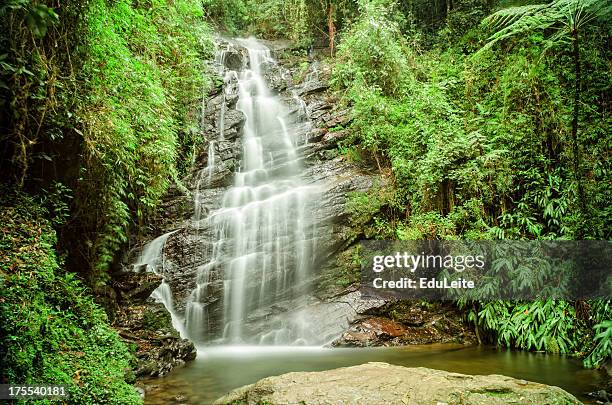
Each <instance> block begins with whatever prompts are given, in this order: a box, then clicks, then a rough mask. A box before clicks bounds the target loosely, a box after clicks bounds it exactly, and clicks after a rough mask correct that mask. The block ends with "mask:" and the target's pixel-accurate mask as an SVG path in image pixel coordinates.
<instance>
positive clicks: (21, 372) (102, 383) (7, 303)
mask: <svg viewBox="0 0 612 405" xmlns="http://www.w3.org/2000/svg"><path fill="white" fill-rule="evenodd" d="M0 213H1V214H2V218H4V220H3V224H2V233H1V234H0V250H1V251H2V255H0V290H2V297H0V325H2V327H1V328H0V358H2V369H1V371H0V375H1V379H2V381H3V382H10V383H18V384H28V383H30V384H37V383H38V384H39V383H41V382H45V383H48V384H65V385H67V386H69V392H70V395H71V397H70V399H69V401H68V402H67V403H71V404H79V405H81V404H100V403H105V404H122V405H123V404H137V403H140V402H141V401H140V398H139V396H138V394H137V392H136V391H135V389H134V388H133V387H132V386H131V385H129V384H128V383H126V379H128V380H129V379H130V376H129V370H130V369H131V366H132V364H131V360H130V359H132V356H131V354H130V353H129V352H128V350H127V348H126V347H125V346H124V344H123V343H122V342H121V340H120V339H119V337H118V336H117V333H116V332H115V331H113V330H112V329H111V328H110V327H109V326H108V324H107V318H106V314H105V313H104V312H103V311H102V309H100V308H99V307H98V306H97V305H96V304H95V303H94V302H93V299H92V298H91V297H90V296H89V295H88V294H87V291H86V290H85V288H84V287H83V285H82V283H81V282H79V281H77V280H76V278H75V275H74V274H73V273H67V272H65V270H64V269H63V268H62V267H63V263H62V260H61V259H60V258H59V257H57V255H56V253H55V250H54V247H55V243H56V236H55V231H53V228H52V227H51V222H50V221H49V220H48V219H47V218H48V217H49V212H48V211H46V210H45V209H43V208H41V206H40V205H39V203H37V202H35V201H34V200H33V199H31V198H29V197H25V196H22V195H15V194H14V193H5V190H3V192H2V200H1V201H0ZM56 218H57V217H56ZM44 402H45V401H41V403H44Z"/></svg>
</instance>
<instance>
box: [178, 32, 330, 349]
mask: <svg viewBox="0 0 612 405" xmlns="http://www.w3.org/2000/svg"><path fill="white" fill-rule="evenodd" d="M237 42H238V44H239V45H240V46H242V47H243V48H245V49H246V50H247V51H248V57H249V67H248V68H246V67H243V68H242V69H239V70H235V71H234V70H228V71H226V72H224V73H225V79H226V88H233V87H232V86H227V82H228V81H232V80H235V81H237V86H235V87H236V88H237V92H238V101H237V105H236V108H237V109H238V110H239V111H241V112H242V113H243V114H244V116H245V117H246V121H245V124H244V128H243V137H242V156H241V163H240V169H239V170H238V171H237V172H236V173H235V178H234V184H233V186H232V187H230V188H229V189H228V190H227V191H226V192H225V193H224V195H223V199H222V204H221V208H219V209H217V210H215V211H212V212H211V213H210V214H209V215H208V217H207V218H205V219H201V218H199V217H198V215H199V213H200V212H201V208H200V207H199V206H198V204H199V202H198V200H197V198H196V218H195V219H196V223H199V222H200V221H206V226H210V227H212V228H213V230H214V235H215V241H214V243H213V245H212V252H211V257H212V258H211V260H210V261H209V262H208V263H206V264H204V265H202V266H200V267H199V268H198V271H197V286H196V288H195V289H194V290H193V291H192V293H191V295H190V296H189V298H188V301H187V304H186V310H185V330H186V333H187V336H188V337H189V338H190V339H192V340H194V341H196V342H200V343H213V342H216V343H223V344H227V343H235V344H244V343H250V344H298V343H308V342H307V341H306V340H305V338H304V336H303V331H304V330H306V329H307V328H306V327H305V322H304V320H301V319H297V318H293V319H277V320H275V321H273V322H268V323H266V326H265V327H264V328H260V330H257V328H255V329H254V328H250V327H248V325H249V322H251V321H253V322H255V323H256V322H257V320H258V319H261V318H266V319H267V318H270V317H271V314H270V308H275V307H279V306H283V308H284V309H291V306H292V305H293V304H292V299H295V298H296V297H299V296H301V295H304V294H305V293H306V292H307V289H308V282H307V281H308V273H309V270H310V265H311V263H312V257H313V245H312V244H313V232H314V224H313V223H312V220H311V215H310V211H309V210H310V209H311V202H312V201H314V200H315V199H316V193H317V192H318V188H317V187H316V186H313V185H306V184H302V181H301V179H300V170H301V164H300V158H299V156H298V153H297V152H296V140H295V134H294V125H295V124H296V123H295V122H294V120H291V119H289V118H288V117H287V115H288V113H289V109H288V108H286V107H285V106H284V105H283V104H282V103H281V102H280V100H279V98H278V97H276V96H274V95H272V94H271V91H270V89H269V88H268V86H267V84H266V81H265V80H264V77H263V74H262V72H263V70H264V69H266V68H267V67H269V66H271V65H273V64H274V61H273V59H272V58H271V56H270V51H269V49H267V48H266V47H265V46H263V45H261V44H260V43H258V42H257V41H255V40H253V39H240V40H237ZM223 59H224V55H223V53H221V54H220V55H219V56H218V58H217V60H218V61H221V62H222V61H223ZM224 91H225V90H224ZM224 98H225V94H224ZM224 112H225V110H224V107H223V109H222V110H221V114H224ZM220 120H221V125H222V126H223V115H222V116H221V117H220ZM222 128H223V127H222ZM222 128H221V129H220V136H221V137H222V136H223V129H222ZM212 142H213V140H211V144H212ZM213 148H214V146H213ZM213 152H214V150H213ZM213 158H214V157H213ZM210 159H211V156H209V163H208V168H207V169H206V170H214V168H211V161H210ZM213 163H214V162H213ZM207 175H210V174H209V173H207ZM220 278H221V279H220ZM219 284H221V288H220V289H219V290H221V291H222V294H218V295H222V296H221V297H217V298H219V299H222V312H223V313H222V318H223V320H222V325H221V326H222V327H216V328H215V327H214V326H212V325H211V324H210V318H209V313H208V311H209V308H208V306H209V305H210V296H211V294H214V291H213V285H219Z"/></svg>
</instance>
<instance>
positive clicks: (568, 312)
mask: <svg viewBox="0 0 612 405" xmlns="http://www.w3.org/2000/svg"><path fill="white" fill-rule="evenodd" d="M556 3H559V4H561V3H563V4H566V3H569V0H568V1H565V0H563V1H559V2H555V4H556ZM575 3H576V2H575ZM591 3H597V2H591ZM599 4H601V2H599ZM463 5H464V4H463V2H459V4H457V3H455V4H454V7H453V8H448V10H447V12H446V13H445V17H444V18H445V19H446V20H447V26H446V27H444V28H440V29H439V30H438V31H437V34H434V35H432V34H428V33H427V32H424V31H422V30H419V29H418V28H417V29H416V31H415V30H414V29H406V28H405V27H406V25H404V26H402V24H401V22H402V21H408V22H410V21H411V17H412V15H411V14H409V13H407V12H406V9H405V8H399V9H398V8H397V7H394V6H393V5H392V4H391V5H389V4H388V3H387V5H382V6H381V4H380V2H378V1H371V2H367V3H366V7H364V8H363V12H362V13H361V14H360V17H359V20H358V21H356V23H355V24H354V25H353V26H352V27H351V29H350V31H349V32H348V33H347V34H346V35H345V36H344V38H343V41H342V43H341V44H340V46H339V53H338V56H339V57H338V60H337V66H336V68H335V84H336V86H337V88H338V89H339V90H341V91H343V94H344V99H345V102H346V103H347V104H350V105H352V112H353V122H352V124H351V128H350V129H351V133H352V136H351V137H350V139H348V140H347V141H346V142H345V144H344V145H343V146H342V147H341V150H342V151H344V152H345V153H346V154H347V157H350V158H352V159H353V160H355V157H358V159H357V160H360V161H362V162H369V163H370V164H375V167H377V168H378V169H379V170H380V171H381V172H382V173H383V174H387V173H388V171H389V170H390V172H391V173H390V174H391V175H392V176H391V180H390V181H389V182H388V183H387V186H386V187H385V190H384V191H380V190H372V191H371V192H368V193H366V194H357V195H354V196H353V197H352V201H351V204H349V209H350V210H351V212H352V218H353V220H354V221H353V226H354V227H355V228H356V229H357V232H359V233H361V234H362V235H364V236H366V237H368V238H397V239H407V240H412V239H430V238H432V239H456V238H466V239H558V238H561V239H574V238H592V239H609V237H610V229H611V228H610V207H609V203H608V201H610V200H611V198H612V195H611V193H610V191H611V190H610V188H609V183H610V181H609V180H610V177H609V159H608V152H607V151H608V150H609V142H610V140H609V128H610V126H611V125H610V124H611V122H610V116H609V111H608V110H607V108H609V107H608V106H609V100H610V82H609V79H608V78H607V75H608V73H607V69H608V68H607V66H608V64H609V58H610V54H609V49H607V48H606V46H605V41H603V40H601V38H604V37H605V36H606V33H607V32H608V30H609V27H608V26H606V25H605V22H604V20H597V19H594V18H590V17H589V18H588V22H589V24H586V23H584V21H585V20H582V21H583V23H581V24H580V26H579V27H580V30H581V31H580V36H581V42H580V43H578V44H579V46H578V54H577V53H576V47H575V45H576V44H577V42H573V41H571V40H570V41H564V40H560V39H562V38H563V37H562V36H561V35H560V34H559V33H558V35H555V36H554V37H551V38H549V37H547V36H545V35H544V34H546V32H544V31H542V30H541V29H539V28H546V27H553V26H554V24H556V23H557V20H555V21H552V22H549V23H547V24H546V25H545V26H543V27H539V26H538V25H537V24H536V26H537V27H539V28H537V29H533V30H531V29H523V28H525V27H524V25H525V24H526V23H530V24H531V23H534V19H532V18H527V19H525V20H523V22H522V23H521V24H523V25H520V26H518V27H519V28H520V29H518V28H516V27H517V25H516V24H517V23H518V22H519V21H520V15H522V14H521V12H519V11H520V10H519V11H508V10H504V11H501V12H500V14H498V15H497V16H496V17H489V18H488V19H487V20H486V21H498V18H500V17H499V16H501V17H503V16H505V15H506V16H507V15H515V17H511V18H510V19H509V20H507V21H506V24H501V25H499V26H498V28H499V27H512V26H514V28H516V29H514V28H512V29H510V30H507V29H506V28H501V29H502V31H500V32H499V33H498V34H495V33H494V34H491V33H490V32H488V31H487V30H488V29H489V28H488V26H486V25H485V26H480V24H479V20H478V19H473V18H470V17H466V12H467V11H466V8H463V7H462V6H463ZM481 6H482V7H481V8H480V9H479V10H478V12H479V13H481V14H482V15H484V14H483V11H484V10H486V9H487V7H488V6H489V5H488V4H484V3H481ZM591 6H593V5H592V4H591V5H590V6H589V7H590V8H589V9H591V8H593V7H591ZM362 7H363V5H362ZM380 7H382V8H383V9H384V10H383V11H381V10H380ZM538 7H539V8H538ZM551 7H553V6H537V7H536V6H533V7H531V9H537V10H540V9H545V10H549V9H550V8H551ZM553 8H554V7H553ZM586 9H587V8H586V6H585V8H584V10H586ZM370 10H374V11H373V12H370ZM521 10H522V9H521ZM574 10H575V9H574ZM413 11H414V10H413ZM398 13H400V14H402V13H403V17H402V15H400V16H398V15H397V14H398ZM562 14H563V15H564V16H565V15H566V14H567V13H562ZM600 14H601V12H600ZM530 15H531V14H530ZM551 15H552V14H551ZM556 15H557V14H554V15H553V16H552V17H554V16H556ZM593 15H595V14H593ZM548 17H550V19H553V18H552V17H551V16H550V15H547V18H548ZM569 18H571V17H569ZM452 21H454V22H457V21H463V22H464V23H466V24H467V23H469V22H471V24H472V27H471V28H470V29H469V30H466V28H469V27H470V26H469V25H467V26H464V27H463V28H464V32H463V33H462V35H457V32H455V34H453V30H452V29H451V28H450V27H452V25H451V22H452ZM571 21H574V22H575V21H576V19H575V18H574V19H573V20H571ZM398 22H400V23H398ZM508 24H509V25H508ZM513 24H514V25H513ZM576 25H577V23H576ZM560 26H561V27H563V26H564V25H563V23H561V25H560ZM402 27H404V28H402ZM440 27H441V26H440ZM521 27H522V28H521ZM570 28H571V27H570ZM571 32H572V31H571V29H570V33H571ZM372 33H374V34H372ZM519 34H523V35H519ZM510 36H514V37H513V39H512V41H508V40H506V41H503V40H504V39H507V38H509V37H510ZM487 38H489V40H487ZM491 41H493V42H491ZM432 43H433V46H431V44H432ZM436 44H437V45H436ZM480 49H482V50H481V51H480V52H477V51H478V50H480ZM576 55H578V57H577V56H576ZM577 61H578V63H579V65H580V66H581V67H582V72H583V73H582V77H581V78H580V80H582V81H583V82H584V83H585V85H584V86H581V85H580V81H579V80H578V79H577V78H578V77H579V74H580V72H581V71H580V70H577V69H576V66H577V65H576V64H577ZM381 72H382V73H381ZM577 80H578V81H577ZM576 83H578V85H576ZM576 94H578V96H577V95H576ZM576 100H578V101H576ZM606 128H608V129H606ZM580 156H588V157H589V158H588V159H580ZM558 270H560V269H558ZM465 305H466V309H467V310H468V311H469V312H468V313H469V317H470V320H471V321H473V322H474V323H475V324H476V326H477V328H478V329H479V332H481V333H482V335H483V336H482V338H483V340H492V341H495V342H497V343H498V344H500V345H504V346H510V347H519V348H523V349H532V350H548V351H551V352H560V353H568V352H582V353H587V352H590V353H591V354H590V356H589V358H588V360H587V362H586V363H585V364H587V365H596V364H598V363H600V362H601V361H602V360H603V359H605V358H610V357H611V355H612V351H611V350H610V344H609V342H608V338H609V322H607V320H609V319H611V318H612V316H611V314H610V312H609V310H608V311H603V315H599V316H600V318H598V319H595V317H593V316H591V315H585V313H584V311H577V310H576V308H577V307H579V306H580V305H582V303H575V304H574V303H568V302H563V301H552V300H549V301H536V302H531V303H522V302H500V301H495V302H489V301H482V302H478V301H477V302H470V303H465ZM601 305H602V304H601V303H594V304H593V305H592V306H593V309H592V310H589V311H586V312H587V313H590V314H593V313H594V312H595V311H596V309H595V308H599V307H600V306H601ZM593 326H595V327H596V328H597V329H596V337H595V342H594V343H591V340H590V338H589V336H592V335H593V332H589V331H590V330H592V329H591V328H592V327H593Z"/></svg>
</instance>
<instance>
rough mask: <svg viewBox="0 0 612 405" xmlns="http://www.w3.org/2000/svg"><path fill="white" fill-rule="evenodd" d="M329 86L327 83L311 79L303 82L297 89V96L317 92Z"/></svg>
mask: <svg viewBox="0 0 612 405" xmlns="http://www.w3.org/2000/svg"><path fill="white" fill-rule="evenodd" d="M328 88H329V84H328V83H326V82H323V81H320V80H311V81H308V82H306V83H304V84H303V85H302V86H301V87H299V88H298V89H297V94H298V95H299V96H306V95H308V94H313V93H319V92H322V91H325V90H327V89H328Z"/></svg>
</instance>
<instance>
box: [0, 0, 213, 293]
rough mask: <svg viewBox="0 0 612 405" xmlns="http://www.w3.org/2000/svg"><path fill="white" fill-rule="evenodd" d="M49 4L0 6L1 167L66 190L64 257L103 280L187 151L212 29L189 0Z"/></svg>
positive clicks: (30, 182)
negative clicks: (68, 213)
mask: <svg viewBox="0 0 612 405" xmlns="http://www.w3.org/2000/svg"><path fill="white" fill-rule="evenodd" d="M54 6H55V4H52V3H49V4H48V5H44V4H37V3H35V2H30V1H25V2H24V1H21V2H15V3H14V4H13V3H11V4H9V5H8V6H5V7H3V8H2V9H1V10H0V18H2V23H3V26H7V27H10V30H9V31H8V32H7V35H8V36H6V37H5V36H3V37H2V47H3V49H4V50H5V51H3V52H0V54H2V62H1V63H0V69H1V71H0V73H1V74H2V82H1V83H2V84H3V86H0V87H4V93H5V94H3V96H4V97H3V101H4V103H5V104H6V105H8V106H9V107H10V108H9V109H8V112H9V115H8V116H3V117H2V124H3V126H5V127H6V128H8V136H7V137H5V138H3V140H2V141H3V145H4V148H5V149H6V150H8V151H9V152H8V153H9V154H10V155H9V156H4V158H3V161H2V163H3V164H2V172H3V173H4V174H5V177H6V178H7V179H14V181H15V182H16V183H18V184H22V185H23V184H24V183H26V184H25V186H26V187H29V188H36V187H40V186H41V184H40V183H41V182H42V186H43V187H44V186H45V185H46V184H49V183H52V182H55V181H60V182H62V183H63V184H65V185H66V186H67V187H69V188H71V189H72V190H73V191H74V199H73V205H72V214H73V215H72V218H71V221H69V222H68V223H67V226H66V228H65V229H63V231H62V233H61V236H62V246H64V248H66V249H67V250H69V251H71V253H73V254H72V255H71V256H70V258H69V260H70V262H69V264H70V265H71V267H73V268H75V269H79V270H80V271H82V272H83V273H86V274H87V276H88V281H89V283H90V284H91V285H95V284H103V283H104V282H105V280H106V276H105V275H106V271H107V269H108V267H109V265H110V264H111V263H112V261H113V260H114V257H115V254H116V253H117V252H118V250H119V248H120V247H121V245H122V244H123V243H124V242H125V240H126V238H127V234H128V232H129V231H130V230H133V229H134V228H135V226H134V225H141V224H142V223H143V219H144V218H145V217H146V216H147V215H148V214H150V213H151V212H153V210H154V208H155V206H156V205H157V203H158V201H159V199H160V197H161V196H162V195H163V194H164V192H165V191H166V189H167V187H168V185H169V184H170V182H171V181H173V180H174V181H176V179H177V174H178V172H179V171H181V170H183V169H185V168H186V167H187V166H188V165H189V164H190V162H191V155H192V153H193V147H194V145H195V144H196V143H197V142H198V140H199V139H200V137H199V136H197V135H198V129H197V128H198V122H197V115H198V111H199V105H200V99H201V95H202V92H203V89H204V87H205V85H206V83H207V81H208V78H207V75H206V70H205V66H204V63H203V61H204V60H205V59H207V58H210V57H211V52H212V47H213V46H212V37H211V33H210V32H209V30H208V28H207V26H206V25H205V23H204V20H203V18H204V12H203V9H202V6H201V4H200V3H199V2H197V1H194V0H178V1H173V2H166V1H164V0H161V1H154V2H152V3H139V2H136V3H133V2H127V1H118V2H107V1H105V0H92V1H89V2H86V3H81V2H68V3H66V4H63V5H62V7H58V8H55V9H53V8H50V7H54ZM54 10H55V11H54ZM75 235H78V236H76V237H75Z"/></svg>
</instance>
